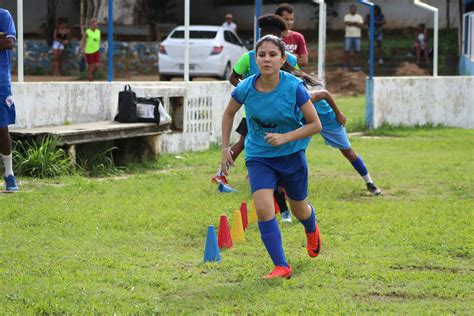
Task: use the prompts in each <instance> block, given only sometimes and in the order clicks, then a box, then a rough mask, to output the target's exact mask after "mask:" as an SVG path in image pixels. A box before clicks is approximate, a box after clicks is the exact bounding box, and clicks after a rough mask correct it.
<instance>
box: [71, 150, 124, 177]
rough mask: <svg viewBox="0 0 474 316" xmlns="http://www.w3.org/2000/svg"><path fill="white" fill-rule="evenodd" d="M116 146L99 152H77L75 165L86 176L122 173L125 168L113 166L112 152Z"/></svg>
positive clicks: (105, 175)
mask: <svg viewBox="0 0 474 316" xmlns="http://www.w3.org/2000/svg"><path fill="white" fill-rule="evenodd" d="M116 149H117V148H116V147H111V148H108V149H106V150H104V151H103V152H100V153H92V152H85V153H78V155H77V158H76V160H77V165H78V167H79V168H80V170H81V171H82V173H83V174H84V175H86V176H88V177H107V176H117V175H122V174H123V173H124V170H125V168H120V167H117V166H115V162H114V156H113V152H114V150H116Z"/></svg>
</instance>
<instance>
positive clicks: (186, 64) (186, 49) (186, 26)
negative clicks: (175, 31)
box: [184, 0, 190, 81]
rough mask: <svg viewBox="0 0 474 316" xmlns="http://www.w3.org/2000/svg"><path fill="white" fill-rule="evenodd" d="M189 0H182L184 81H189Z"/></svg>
mask: <svg viewBox="0 0 474 316" xmlns="http://www.w3.org/2000/svg"><path fill="white" fill-rule="evenodd" d="M189 15H190V6H189V0H184V81H189Z"/></svg>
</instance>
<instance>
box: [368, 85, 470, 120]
mask: <svg viewBox="0 0 474 316" xmlns="http://www.w3.org/2000/svg"><path fill="white" fill-rule="evenodd" d="M383 123H389V124H391V125H395V126H397V125H406V126H413V125H426V124H434V125H437V124H442V125H445V126H452V127H462V128H474V77H374V128H377V127H379V126H380V125H382V124H383Z"/></svg>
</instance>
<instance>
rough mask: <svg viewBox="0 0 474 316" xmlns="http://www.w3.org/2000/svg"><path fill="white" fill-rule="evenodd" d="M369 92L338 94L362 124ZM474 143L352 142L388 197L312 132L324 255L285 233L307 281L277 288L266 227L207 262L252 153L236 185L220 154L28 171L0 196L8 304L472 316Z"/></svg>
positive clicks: (5, 307)
mask: <svg viewBox="0 0 474 316" xmlns="http://www.w3.org/2000/svg"><path fill="white" fill-rule="evenodd" d="M360 99H363V98H360V97H359V98H337V100H336V101H337V102H338V104H339V105H340V107H341V108H343V110H344V112H345V113H346V114H348V118H349V122H351V121H354V118H353V116H355V117H362V116H363V113H362V111H361V109H362V106H363V101H360ZM356 120H357V119H356ZM350 124H351V123H350ZM350 126H351V125H349V127H350ZM354 128H356V125H354ZM473 136H474V132H473V131H472V130H470V131H469V130H460V129H449V128H442V127H441V128H414V129H408V128H401V129H393V128H389V127H384V128H382V129H381V130H380V131H377V132H374V133H371V136H368V137H353V138H352V139H351V141H352V144H353V147H354V149H355V150H356V151H357V152H358V153H360V154H361V155H362V157H363V158H364V160H365V162H366V163H367V165H368V167H369V170H370V172H371V174H372V177H373V178H374V180H376V182H377V184H378V185H379V186H380V187H381V188H382V190H383V192H384V193H383V196H380V197H372V196H370V195H369V194H368V193H367V192H366V191H365V188H364V184H363V182H362V180H361V179H360V177H359V176H358V175H357V174H356V173H355V172H354V171H353V169H352V167H351V166H350V165H349V164H348V163H347V162H346V161H345V160H344V158H343V157H342V155H341V154H340V153H339V152H338V151H336V150H334V149H331V148H330V147H328V146H325V145H324V144H323V141H322V140H321V137H319V136H318V137H315V138H314V139H313V141H312V142H311V145H310V147H309V149H308V151H307V156H308V161H309V173H310V174H309V176H310V184H309V191H310V198H311V201H312V202H313V203H314V204H315V206H316V209H317V215H318V219H319V223H320V228H321V232H322V237H323V250H322V253H321V255H320V256H319V257H318V258H316V259H310V258H309V257H308V256H307V254H306V251H305V248H304V244H305V237H304V233H303V228H302V226H301V225H300V224H298V223H294V224H292V225H283V226H281V229H282V235H283V242H284V246H285V250H286V254H287V257H288V259H289V261H290V263H291V264H292V265H293V268H294V275H293V278H292V279H291V280H277V281H270V282H268V281H266V282H265V281H262V280H260V279H259V277H260V276H261V275H263V274H265V273H268V272H269V270H270V268H271V261H270V260H269V258H268V255H267V254H266V251H265V249H264V247H263V245H262V243H261V241H260V238H259V233H258V230H257V228H256V227H255V225H251V226H250V228H249V229H248V230H247V231H246V242H245V244H242V245H236V246H235V247H234V248H233V249H230V250H225V251H223V252H222V262H221V263H218V264H202V263H201V261H202V257H203V252H204V242H205V237H206V236H205V233H206V231H207V225H211V224H213V225H216V227H217V225H218V222H219V216H220V215H221V214H222V213H226V214H227V215H228V217H229V220H230V221H232V217H233V216H232V214H233V211H234V210H235V209H238V207H239V205H240V202H241V201H242V200H249V199H250V193H249V188H248V183H247V182H246V181H245V175H246V171H245V166H244V164H243V160H242V159H241V158H239V160H238V161H237V168H235V169H234V170H232V174H231V177H230V180H231V182H232V185H233V186H234V187H235V188H236V189H238V190H239V192H238V193H235V194H219V193H217V192H216V187H215V185H211V184H210V183H209V182H210V181H209V179H210V177H211V176H212V175H213V173H214V172H215V169H216V167H217V165H218V162H219V160H220V159H219V155H220V150H219V149H218V148H217V147H214V148H213V149H212V150H210V151H205V152H199V153H186V154H181V155H179V156H174V155H164V156H162V157H161V158H160V159H159V160H158V161H157V162H150V163H148V164H146V165H133V166H129V168H128V170H129V171H128V172H129V174H126V175H124V176H121V177H115V178H113V177H111V178H101V179H91V178H84V177H79V176H70V177H63V178H58V179H53V180H52V179H48V180H43V179H41V180H40V179H31V178H27V179H20V181H21V190H22V191H21V192H20V193H18V194H8V195H7V194H4V195H1V196H0V205H1V211H0V227H1V229H0V240H1V243H0V306H1V310H2V313H4V314H40V313H48V314H52V313H64V314H84V313H87V314H91V313H100V314H112V313H118V314H132V313H133V314H151V313H160V314H183V313H184V314H308V315H312V314H315V313H322V314H366V313H371V314H375V313H383V314H438V313H442V314H466V315H467V314H470V313H472V310H473V308H474V306H473V305H474V304H473V301H474V297H473V293H474V285H473V284H474V282H473V281H474V253H473V248H474V218H473V210H474V203H473V199H474V186H473V171H474V165H473V162H472V148H474V147H473V145H474V137H473Z"/></svg>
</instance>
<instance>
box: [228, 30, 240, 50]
mask: <svg viewBox="0 0 474 316" xmlns="http://www.w3.org/2000/svg"><path fill="white" fill-rule="evenodd" d="M224 40H225V41H226V42H228V43H232V44H234V45H239V46H241V44H240V42H239V40H238V39H237V37H236V36H235V35H234V34H233V33H232V32H231V31H224Z"/></svg>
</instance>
